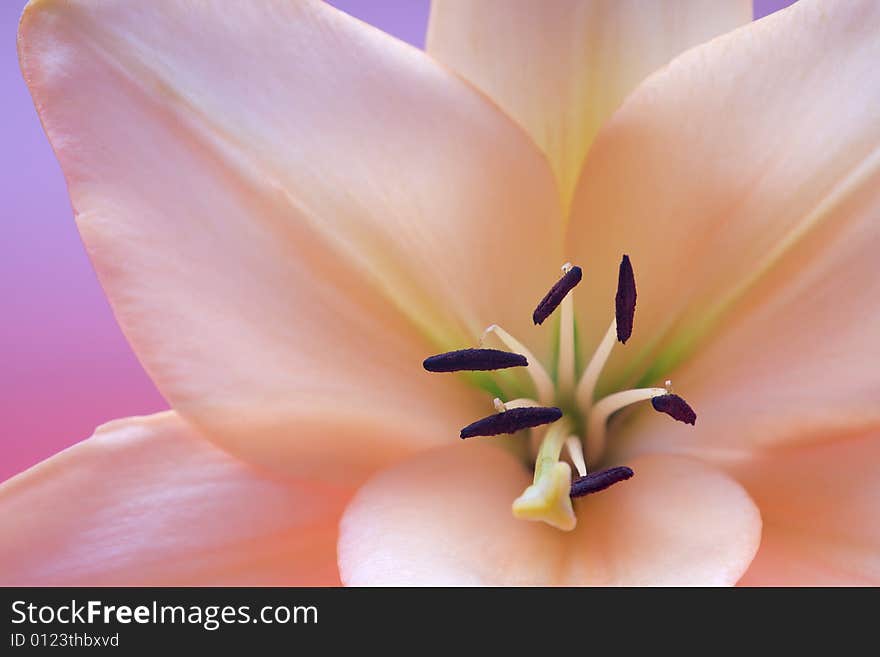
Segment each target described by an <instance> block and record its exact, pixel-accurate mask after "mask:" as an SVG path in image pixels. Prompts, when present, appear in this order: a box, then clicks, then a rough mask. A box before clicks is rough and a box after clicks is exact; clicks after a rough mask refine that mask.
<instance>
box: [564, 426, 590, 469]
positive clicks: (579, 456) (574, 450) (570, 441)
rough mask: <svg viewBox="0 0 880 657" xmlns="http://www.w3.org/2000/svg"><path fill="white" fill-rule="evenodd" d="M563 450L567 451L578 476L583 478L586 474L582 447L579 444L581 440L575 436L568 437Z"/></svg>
mask: <svg viewBox="0 0 880 657" xmlns="http://www.w3.org/2000/svg"><path fill="white" fill-rule="evenodd" d="M565 448H566V449H567V450H568V456H569V458H570V459H571V462H572V463H574V467H575V468H576V469H577V471H578V474H579V475H580V476H581V477H583V476H584V475H585V474H587V462H586V461H585V460H584V447H583V445H582V444H581V439H580V438H578V437H577V436H569V437H568V438H566V439H565Z"/></svg>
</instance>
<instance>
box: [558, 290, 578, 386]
mask: <svg viewBox="0 0 880 657" xmlns="http://www.w3.org/2000/svg"><path fill="white" fill-rule="evenodd" d="M557 365H558V366H557V369H556V372H557V377H556V378H557V382H558V385H559V395H560V396H561V397H562V398H563V399H566V400H569V399H571V393H572V391H573V390H574V366H575V362H574V293H573V292H569V294H567V295H565V298H564V299H563V300H562V314H561V316H560V320H559V360H558V362H557Z"/></svg>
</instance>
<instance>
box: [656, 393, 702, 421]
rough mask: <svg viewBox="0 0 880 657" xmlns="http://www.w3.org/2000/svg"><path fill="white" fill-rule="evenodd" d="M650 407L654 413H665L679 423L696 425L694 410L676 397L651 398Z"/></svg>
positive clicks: (661, 396)
mask: <svg viewBox="0 0 880 657" xmlns="http://www.w3.org/2000/svg"><path fill="white" fill-rule="evenodd" d="M651 406H653V407H654V410H655V411H660V412H661V413H666V415H668V416H670V417H672V418H675V419H676V420H678V421H679V422H685V423H687V424H696V422H697V414H696V413H694V409H692V408H691V407H690V406H688V403H687V402H686V401H685V400H684V399H682V398H681V397H679V396H678V395H660V396H659V397H652V398H651Z"/></svg>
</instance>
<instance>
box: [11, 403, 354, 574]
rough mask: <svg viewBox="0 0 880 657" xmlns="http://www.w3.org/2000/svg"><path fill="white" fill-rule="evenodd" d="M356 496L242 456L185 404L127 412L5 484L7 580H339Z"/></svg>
mask: <svg viewBox="0 0 880 657" xmlns="http://www.w3.org/2000/svg"><path fill="white" fill-rule="evenodd" d="M349 495H350V493H349V491H348V490H345V489H340V488H333V487H329V486H326V485H323V486H322V485H318V484H315V483H313V482H307V481H296V480H285V479H281V478H278V477H275V476H272V475H269V474H267V473H266V472H264V471H261V470H257V469H255V468H253V467H251V466H248V465H246V464H243V463H241V462H239V461H237V460H235V459H234V458H232V457H231V456H229V455H228V454H225V453H224V452H222V451H220V450H218V449H217V448H216V447H215V446H213V445H212V444H211V443H209V442H208V441H206V440H204V439H203V438H202V437H201V435H199V434H198V433H197V432H196V431H195V430H193V429H192V428H191V427H190V426H189V425H188V424H187V423H185V422H184V421H183V420H181V419H180V418H179V417H178V416H177V415H176V414H175V413H174V412H170V411H169V412H165V413H159V414H156V415H151V416H147V417H135V418H127V419H125V420H117V421H115V422H111V423H109V424H106V425H104V426H102V427H99V428H98V429H97V430H96V431H95V434H94V435H93V436H92V437H91V438H89V439H88V440H85V441H83V442H81V443H78V444H76V445H74V446H73V447H71V448H69V449H67V450H65V451H63V452H61V453H60V454H57V455H56V456H53V457H52V458H50V459H48V460H47V461H44V462H43V463H40V464H39V465H37V466H35V467H33V468H31V469H30V470H27V471H25V472H24V473H22V474H20V475H18V476H16V477H13V478H12V479H10V480H8V481H6V482H5V483H3V484H2V485H0V536H2V539H0V564H2V565H0V584H2V585H3V586H62V585H64V586H169V585H173V586H204V585H223V586H236V585H298V586H306V585H320V586H327V585H333V584H335V583H338V581H339V580H338V574H337V571H336V550H335V544H336V534H337V531H336V526H337V525H336V523H337V521H338V518H339V515H340V513H341V511H342V509H343V506H344V504H345V503H346V501H347V499H348V497H349Z"/></svg>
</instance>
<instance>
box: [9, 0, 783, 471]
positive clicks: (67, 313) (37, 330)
mask: <svg viewBox="0 0 880 657" xmlns="http://www.w3.org/2000/svg"><path fill="white" fill-rule="evenodd" d="M475 1H479V0H475ZM646 1H655V2H662V1H663V0H646ZM792 2H793V0H755V3H754V9H755V12H754V13H755V17H756V18H760V17H761V16H765V15H766V14H769V13H772V12H773V11H776V10H777V9H780V8H782V7H785V6H787V5H789V4H791V3H792ZM25 4H27V2H26V0H0V219H2V220H0V481H3V480H5V479H7V478H8V477H11V476H12V475H14V474H16V473H18V472H21V471H22V470H24V469H25V468H27V467H29V466H31V465H33V464H35V463H37V462H39V461H41V460H43V459H45V458H46V457H48V456H51V455H52V454H54V453H55V452H57V451H59V450H61V449H63V448H65V447H68V446H69V445H72V444H73V443H75V442H77V441H79V440H82V439H83V438H86V437H88V436H90V435H91V433H92V430H93V429H94V428H95V427H96V426H97V425H99V424H102V423H104V422H106V421H108V420H111V419H114V418H119V417H124V416H126V415H141V414H146V413H152V412H155V411H158V410H162V409H164V408H167V404H166V402H165V400H164V399H162V397H161V396H160V395H159V393H158V392H157V391H156V389H155V387H154V386H153V384H152V383H151V382H150V380H149V379H148V378H147V376H146V374H145V373H144V371H143V369H142V368H141V366H140V365H139V364H138V361H137V359H136V358H135V356H134V354H133V353H132V352H131V349H129V347H128V344H127V343H126V342H125V339H124V338H123V337H122V334H121V333H120V331H119V328H118V327H117V326H116V321H115V320H114V318H113V314H112V313H111V311H110V307H109V306H108V304H107V302H106V300H105V299H104V295H103V293H102V292H101V288H100V286H99V285H98V281H97V279H96V277H95V274H94V272H93V271H92V267H91V265H90V263H89V261H88V258H87V257H86V255H85V251H84V249H83V247H82V244H81V243H80V239H79V235H78V234H77V232H76V227H75V225H74V222H73V217H72V212H71V209H70V203H69V201H68V199H67V192H66V190H65V185H64V179H63V177H62V175H61V170H60V168H59V167H58V163H57V162H56V161H55V157H54V156H53V154H52V151H51V149H50V148H49V143H48V142H47V141H46V138H45V136H44V135H43V131H42V129H41V127H40V122H39V119H38V118H37V114H36V112H35V111H34V108H33V105H32V104H31V99H30V95H29V94H28V91H27V88H26V87H25V84H24V82H23V81H22V79H21V74H20V72H19V68H18V59H17V56H16V47H15V34H16V29H17V25H18V17H19V15H20V14H21V10H22V8H23V7H24V5H25ZM332 4H334V5H336V6H337V7H339V8H340V9H343V10H344V11H346V12H348V13H350V14H352V15H354V16H357V17H358V18H361V19H362V20H365V21H367V22H368V23H372V24H373V25H376V26H377V27H379V28H381V29H383V30H385V31H386V32H388V33H390V34H393V35H394V36H396V37H398V38H400V39H403V40H405V41H408V42H410V43H412V44H414V45H416V46H419V47H423V46H424V40H425V27H426V25H427V19H428V8H429V0H333V2H332Z"/></svg>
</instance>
